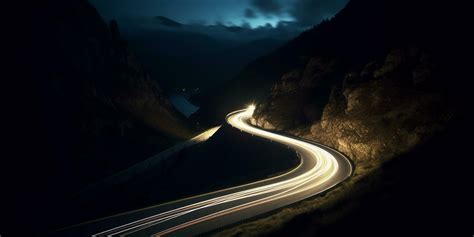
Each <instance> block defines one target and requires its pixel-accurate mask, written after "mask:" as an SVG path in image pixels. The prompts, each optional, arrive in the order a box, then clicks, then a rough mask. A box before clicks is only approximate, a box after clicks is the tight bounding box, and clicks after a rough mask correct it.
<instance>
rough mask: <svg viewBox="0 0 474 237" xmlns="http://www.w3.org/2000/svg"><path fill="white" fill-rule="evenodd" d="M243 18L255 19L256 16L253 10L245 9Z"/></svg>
mask: <svg viewBox="0 0 474 237" xmlns="http://www.w3.org/2000/svg"><path fill="white" fill-rule="evenodd" d="M244 16H245V17H246V18H249V19H253V18H256V17H257V14H256V13H255V11H254V10H252V9H250V8H247V9H245V12H244Z"/></svg>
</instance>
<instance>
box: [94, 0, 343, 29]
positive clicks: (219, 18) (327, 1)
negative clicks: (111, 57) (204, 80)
mask: <svg viewBox="0 0 474 237" xmlns="http://www.w3.org/2000/svg"><path fill="white" fill-rule="evenodd" d="M90 1H91V3H92V4H93V5H95V6H96V8H97V9H98V10H99V12H100V13H101V14H102V15H103V16H104V17H105V18H106V19H124V18H148V17H153V16H165V17H168V18H171V19H173V20H176V21H178V22H181V23H185V24H201V25H214V24H224V25H237V26H246V27H251V28H257V27H261V26H265V25H266V26H269V25H268V24H270V25H272V26H273V27H275V26H277V25H278V22H292V23H293V24H294V25H295V26H297V27H301V28H305V27H309V26H312V25H314V24H317V23H319V22H320V21H321V20H322V19H325V18H329V17H331V16H333V15H334V14H335V13H337V11H339V10H340V9H341V8H342V7H344V5H345V4H346V3H347V1H348V0H114V1H111V0H90Z"/></svg>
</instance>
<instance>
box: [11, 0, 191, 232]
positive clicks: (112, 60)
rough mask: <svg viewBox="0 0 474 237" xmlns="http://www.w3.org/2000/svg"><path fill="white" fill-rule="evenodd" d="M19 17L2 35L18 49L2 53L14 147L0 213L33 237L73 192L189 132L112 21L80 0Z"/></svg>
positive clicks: (34, 7) (31, 7)
mask: <svg viewBox="0 0 474 237" xmlns="http://www.w3.org/2000/svg"><path fill="white" fill-rule="evenodd" d="M22 7H23V8H22V9H23V10H24V14H23V15H22V18H21V19H19V22H18V25H17V26H15V27H16V29H15V31H14V33H15V34H13V33H12V34H8V35H10V36H12V35H14V36H15V38H16V39H17V40H16V42H14V43H13V44H11V45H10V48H11V49H12V51H14V57H13V58H12V59H11V61H13V62H14V64H13V65H14V67H12V68H11V69H12V71H14V72H15V76H14V77H12V78H11V80H9V84H7V85H8V86H6V87H5V88H8V91H9V92H8V97H9V98H10V99H9V101H8V104H9V106H8V110H6V111H5V117H7V118H8V120H11V121H9V123H8V127H9V129H8V133H7V134H8V135H7V137H8V139H9V140H10V141H11V142H12V143H13V145H12V146H10V148H11V149H12V158H11V159H8V160H5V161H6V162H7V163H6V164H5V165H2V168H4V169H6V170H7V172H2V174H3V175H6V176H7V179H8V180H10V181H11V182H10V183H8V185H7V186H6V187H5V192H6V193H8V196H6V197H5V198H6V200H8V201H5V203H2V204H7V205H9V206H10V207H11V208H12V209H14V212H13V213H11V212H9V211H10V210H5V209H4V208H2V212H4V213H8V214H10V216H9V218H8V219H9V220H10V221H13V222H14V223H16V224H18V223H20V222H21V223H28V225H27V227H26V228H23V229H24V230H25V231H31V232H41V231H42V230H43V229H47V228H49V226H48V224H49V223H48V220H49V217H53V216H54V215H55V208H57V207H58V206H59V205H60V204H61V203H63V202H64V203H66V202H67V200H68V197H69V196H70V195H71V194H72V193H74V192H77V191H78V189H79V188H80V187H83V186H84V185H86V184H87V183H89V182H92V181H94V180H97V179H100V178H103V177H106V176H108V175H110V174H112V173H114V172H117V171H118V170H121V169H123V168H124V167H128V166H130V165H131V164H134V163H135V162H138V161H140V160H142V159H144V158H148V156H150V155H152V154H155V153H156V152H158V151H160V150H162V149H163V148H165V147H168V146H170V145H172V144H173V143H174V142H176V141H179V140H182V139H186V138H188V137H189V136H191V135H192V134H193V133H194V131H193V128H192V127H191V126H189V125H188V124H187V121H186V119H185V118H184V116H183V115H181V114H180V113H179V112H177V111H176V109H175V108H174V107H173V106H172V105H171V103H170V102H169V100H168V99H167V98H166V97H165V95H164V93H163V92H162V90H161V88H160V87H159V86H158V85H157V83H156V82H155V81H154V80H152V79H151V78H150V76H149V74H147V73H146V72H145V71H144V70H143V69H142V66H141V65H140V63H139V62H138V61H137V60H136V59H135V57H134V55H133V53H132V52H131V51H130V50H129V48H128V47H127V44H126V42H125V41H123V40H122V38H121V36H120V32H119V29H118V25H117V23H116V22H115V21H112V22H111V23H110V24H109V25H108V24H106V23H105V22H104V21H103V20H102V18H101V16H100V15H99V14H98V13H97V11H96V10H95V9H94V8H93V7H92V6H91V5H90V4H89V3H88V2H87V1H85V0H72V1H61V0H48V1H42V2H41V3H40V2H28V3H27V4H26V5H25V6H22ZM12 24H13V23H12ZM10 82H12V83H10ZM10 84H11V85H10ZM13 98H16V99H13ZM10 130H11V131H10ZM5 180H6V179H5ZM2 186H3V185H2ZM7 190H8V191H7ZM31 194H34V197H32V195H31ZM2 202H3V201H2ZM9 209H10V208H9ZM3 210H5V211H3ZM4 213H2V215H3V214H4ZM25 213H30V214H28V215H27V216H25V215H24V214H25ZM2 219H3V218H2ZM10 227H11V228H15V227H16V226H15V225H10ZM9 229H10V228H9ZM2 231H6V230H5V229H3V228H2ZM6 233H8V232H6ZM17 234H18V233H17ZM20 235H21V234H20ZM26 235H28V234H26Z"/></svg>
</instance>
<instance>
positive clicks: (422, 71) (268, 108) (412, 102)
mask: <svg viewBox="0 0 474 237" xmlns="http://www.w3.org/2000/svg"><path fill="white" fill-rule="evenodd" d="M438 69H439V64H438V63H437V62H436V60H435V59H434V58H433V56H431V55H430V54H429V53H427V52H425V51H422V50H420V49H419V48H416V47H411V48H400V49H393V50H390V51H389V52H388V53H387V55H386V56H385V58H381V59H380V60H374V61H369V62H367V63H366V64H360V65H356V66H353V67H348V68H347V69H345V70H344V69H341V68H340V67H339V68H338V65H337V60H336V59H333V58H327V57H313V58H311V59H309V60H308V62H307V64H306V65H304V66H303V67H302V68H300V69H294V70H292V71H290V72H288V73H287V74H284V75H283V76H282V78H281V80H279V81H278V82H277V83H275V85H274V86H273V87H272V89H271V92H270V96H269V97H268V98H267V99H266V100H263V101H262V102H260V103H259V104H258V105H257V109H256V111H255V115H254V118H253V120H252V122H253V123H254V124H255V125H258V126H261V127H264V128H267V129H273V130H279V131H286V132H291V133H294V134H297V135H299V136H304V137H307V138H310V139H312V140H316V141H318V142H321V143H323V144H327V145H330V146H332V147H335V148H336V149H338V150H340V151H341V152H343V153H345V154H346V155H348V156H349V157H350V158H352V160H354V161H355V162H356V165H361V167H359V168H364V166H365V165H370V166H373V165H376V164H378V163H379V162H381V161H383V160H385V159H388V158H391V157H394V156H396V155H400V154H402V153H405V152H407V151H409V150H411V149H412V148H413V147H414V146H416V145H418V144H420V143H422V142H424V141H426V139H427V138H430V137H431V136H432V135H433V134H435V133H436V132H439V131H441V130H442V129H444V128H446V127H447V125H448V124H449V122H450V120H451V119H452V118H453V116H455V114H456V111H455V110H454V107H450V106H449V105H448V94H447V93H446V92H445V91H444V89H443V88H441V87H440V85H437V83H436V81H438V80H437V77H438V76H439V74H438V71H437V70H438ZM341 72H342V73H341Z"/></svg>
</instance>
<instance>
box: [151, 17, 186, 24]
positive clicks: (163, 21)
mask: <svg viewBox="0 0 474 237" xmlns="http://www.w3.org/2000/svg"><path fill="white" fill-rule="evenodd" d="M154 19H155V20H156V21H157V22H159V23H160V24H161V25H164V26H168V27H181V26H183V25H182V24H181V23H178V22H176V21H174V20H171V19H169V18H167V17H164V16H155V17H154Z"/></svg>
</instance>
